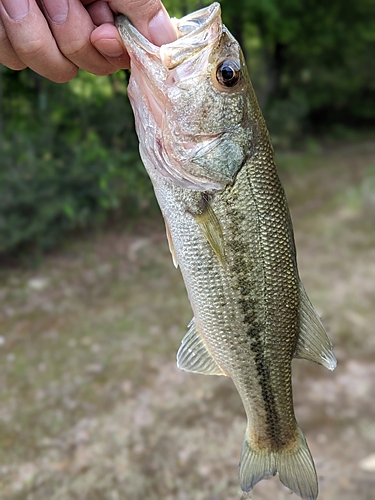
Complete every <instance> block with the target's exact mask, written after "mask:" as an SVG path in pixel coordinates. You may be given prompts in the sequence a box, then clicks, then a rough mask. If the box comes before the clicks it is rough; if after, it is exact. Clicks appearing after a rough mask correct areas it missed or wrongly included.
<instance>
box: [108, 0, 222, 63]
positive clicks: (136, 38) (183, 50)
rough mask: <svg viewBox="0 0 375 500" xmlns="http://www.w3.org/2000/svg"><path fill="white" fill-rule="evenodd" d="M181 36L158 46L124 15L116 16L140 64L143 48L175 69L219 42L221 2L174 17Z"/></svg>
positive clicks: (130, 51)
mask: <svg viewBox="0 0 375 500" xmlns="http://www.w3.org/2000/svg"><path fill="white" fill-rule="evenodd" d="M172 23H173V25H174V27H175V31H176V37H177V39H176V40H175V41H174V42H171V43H169V44H165V45H162V46H161V47H158V46H156V45H154V44H152V43H151V42H150V41H148V40H147V39H146V38H145V37H144V36H143V35H142V34H141V33H139V31H138V30H137V29H136V28H134V26H133V25H132V24H131V22H130V21H129V20H128V19H127V18H126V17H125V16H123V15H119V16H117V18H116V27H117V28H118V30H119V31H120V34H121V36H122V38H123V40H124V43H125V45H126V48H127V50H128V52H129V55H130V57H131V58H132V61H133V62H135V64H137V61H138V60H139V51H140V50H142V51H144V52H145V53H146V54H148V55H149V56H151V57H155V58H157V59H159V60H160V61H161V62H162V64H163V66H164V67H165V68H167V69H172V68H174V67H176V66H178V65H179V64H181V63H182V62H183V61H184V60H186V59H187V58H189V57H191V56H193V55H195V54H196V53H197V52H198V51H200V50H202V49H203V48H205V47H207V46H208V45H209V44H210V43H213V42H215V41H216V40H217V39H218V37H219V36H220V34H221V31H222V22H221V9H220V5H219V4H218V3H213V4H212V5H210V6H209V7H206V8H204V9H201V10H199V11H197V12H193V13H192V14H189V15H187V16H185V17H183V18H181V19H172Z"/></svg>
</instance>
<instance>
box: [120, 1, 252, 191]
mask: <svg viewBox="0 0 375 500" xmlns="http://www.w3.org/2000/svg"><path fill="white" fill-rule="evenodd" d="M172 21H173V23H174V26H175V30H176V37H177V39H176V40H175V41H174V42H172V43H169V44H165V45H162V46H161V47H157V46H155V45H153V44H152V43H151V42H149V41H148V40H147V39H146V38H145V37H144V36H143V35H141V34H140V33H139V32H138V31H137V30H136V29H135V28H134V26H133V25H132V24H131V23H130V21H129V20H128V19H127V18H126V17H124V16H119V17H118V18H117V19H116V25H117V28H118V29H119V32H120V35H121V37H122V39H123V41H124V44H125V46H126V48H127V51H128V53H129V55H130V58H131V78H130V82H129V87H128V95H129V98H130V101H131V104H132V107H133V111H134V115H135V123H136V129H137V134H138V137H139V142H140V153H141V157H142V160H143V163H144V164H145V166H146V169H147V170H148V172H149V173H150V175H151V173H152V172H153V173H154V174H155V173H156V174H160V175H162V176H163V177H164V178H165V179H166V180H167V181H168V182H170V183H172V184H175V185H177V186H180V187H184V188H188V189H193V190H197V191H219V190H222V189H224V188H225V186H227V185H228V184H230V183H232V182H233V181H234V179H235V176H236V173H237V172H238V170H239V169H240V168H241V166H242V165H243V163H244V161H245V160H246V158H247V156H248V153H249V148H250V146H251V142H252V141H251V139H252V127H251V123H250V122H249V120H248V117H249V115H250V113H249V106H251V105H252V104H251V102H252V98H253V95H252V94H253V91H252V87H251V83H250V79H249V77H248V73H247V69H246V64H245V61H244V57H243V54H242V51H241V48H240V46H239V44H238V42H237V41H236V40H235V39H234V38H233V36H232V35H231V34H230V32H229V31H228V30H227V28H226V27H225V26H224V25H223V23H222V20H221V12H220V5H219V4H218V3H214V4H212V5H210V6H209V7H206V8H204V9H201V10H199V11H197V12H195V13H193V14H190V15H187V16H185V17H183V18H182V19H179V20H177V19H173V20H172ZM151 177H152V175H151Z"/></svg>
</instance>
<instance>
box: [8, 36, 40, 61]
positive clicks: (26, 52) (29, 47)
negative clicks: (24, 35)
mask: <svg viewBox="0 0 375 500" xmlns="http://www.w3.org/2000/svg"><path fill="white" fill-rule="evenodd" d="M46 50H47V47H46V44H45V43H43V40H41V39H35V40H28V42H27V43H26V44H22V45H14V51H15V52H16V54H17V55H18V56H19V58H20V59H23V58H27V59H28V58H30V57H31V56H32V57H33V56H38V57H40V56H41V55H42V54H43V52H45V51H46Z"/></svg>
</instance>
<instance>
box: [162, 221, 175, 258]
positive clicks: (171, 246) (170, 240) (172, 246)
mask: <svg viewBox="0 0 375 500" xmlns="http://www.w3.org/2000/svg"><path fill="white" fill-rule="evenodd" d="M164 223H165V232H166V233H167V240H168V246H169V251H170V252H171V254H172V260H173V264H174V267H175V268H177V267H178V260H177V255H176V250H175V249H174V243H173V240H172V234H171V230H170V229H169V224H168V222H167V221H166V219H164Z"/></svg>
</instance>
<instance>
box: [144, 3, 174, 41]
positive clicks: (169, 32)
mask: <svg viewBox="0 0 375 500" xmlns="http://www.w3.org/2000/svg"><path fill="white" fill-rule="evenodd" d="M148 31H149V34H150V38H151V40H150V42H152V43H153V44H155V45H163V44H165V43H171V42H174V41H175V40H176V38H177V37H176V31H175V29H174V27H173V24H172V23H171V20H170V18H169V16H168V14H167V13H166V12H165V11H164V10H163V9H162V10H159V12H158V13H157V14H156V16H155V17H153V18H152V19H151V21H150V22H149V25H148Z"/></svg>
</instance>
